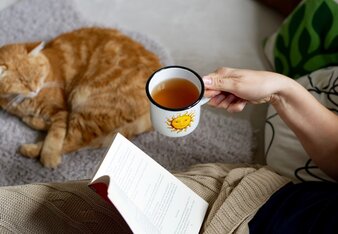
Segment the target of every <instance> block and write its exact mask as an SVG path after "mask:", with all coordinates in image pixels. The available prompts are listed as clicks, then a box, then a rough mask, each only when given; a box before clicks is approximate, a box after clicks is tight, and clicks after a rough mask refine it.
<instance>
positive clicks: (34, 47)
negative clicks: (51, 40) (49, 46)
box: [26, 41, 46, 57]
mask: <svg viewBox="0 0 338 234" xmlns="http://www.w3.org/2000/svg"><path fill="white" fill-rule="evenodd" d="M45 44H46V43H45V42H44V41H41V42H35V43H29V44H26V48H27V51H28V55H29V56H32V57H35V56H36V55H38V54H39V53H40V52H41V50H43V48H45Z"/></svg>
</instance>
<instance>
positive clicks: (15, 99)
mask: <svg viewBox="0 0 338 234" xmlns="http://www.w3.org/2000/svg"><path fill="white" fill-rule="evenodd" d="M24 99H25V97H24V96H22V95H20V94H18V95H16V96H14V97H13V98H12V99H10V101H9V102H8V103H7V105H6V106H5V107H4V110H6V111H9V110H10V108H12V107H15V106H17V105H18V104H19V103H21V102H22V101H23V100H24Z"/></svg>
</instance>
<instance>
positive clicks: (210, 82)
mask: <svg viewBox="0 0 338 234" xmlns="http://www.w3.org/2000/svg"><path fill="white" fill-rule="evenodd" d="M202 79H203V83H204V85H205V88H206V89H212V90H219V91H229V87H230V86H231V83H232V81H231V77H226V76H222V75H220V74H217V73H211V74H209V75H207V76H203V78H202Z"/></svg>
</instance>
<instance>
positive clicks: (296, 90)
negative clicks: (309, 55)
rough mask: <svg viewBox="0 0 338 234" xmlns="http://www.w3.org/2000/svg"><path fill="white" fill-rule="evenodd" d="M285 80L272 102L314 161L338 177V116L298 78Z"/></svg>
mask: <svg viewBox="0 0 338 234" xmlns="http://www.w3.org/2000/svg"><path fill="white" fill-rule="evenodd" d="M287 79H288V78H287ZM285 83H287V84H286V85H285V88H282V89H281V90H280V92H279V93H278V94H277V95H276V98H275V99H274V100H273V102H272V105H273V106H274V107H275V109H276V111H277V112H278V114H279V115H280V117H281V118H282V119H283V121H284V122H285V123H286V124H287V125H288V126H289V128H290V129H291V130H292V131H293V132H294V133H295V134H296V136H297V137H298V139H299V140H300V142H301V143H302V145H303V147H304V149H305V151H306V152H307V153H308V155H309V156H310V158H311V159H312V160H313V161H314V162H315V163H316V165H317V166H318V167H320V168H321V169H322V170H323V171H324V172H325V173H327V174H328V175H329V176H331V177H332V178H334V179H336V180H338V116H337V115H335V114H334V113H332V112H331V111H329V110H328V109H327V108H325V107H324V106H323V105H321V104H320V103H319V102H318V101H317V100H316V99H315V98H314V97H313V96H312V95H311V94H310V93H309V92H308V91H307V90H306V89H304V88H303V87H302V86H301V85H299V84H298V83H297V82H295V81H293V80H291V79H288V80H285Z"/></svg>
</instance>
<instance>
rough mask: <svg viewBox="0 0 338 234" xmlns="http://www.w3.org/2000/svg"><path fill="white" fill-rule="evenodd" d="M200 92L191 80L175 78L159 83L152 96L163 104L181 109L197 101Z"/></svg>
mask: <svg viewBox="0 0 338 234" xmlns="http://www.w3.org/2000/svg"><path fill="white" fill-rule="evenodd" d="M199 95H200V92H199V91H198V88H197V87H196V86H195V85H194V84H193V83H192V82H191V81H189V80H186V79H182V78H173V79H170V80H166V81H164V82H162V83H160V84H158V85H157V86H156V87H155V88H154V90H153V92H152V94H151V96H152V97H153V99H154V101H155V102H156V103H158V104H160V105H161V106H164V107H167V108H172V109H180V108H184V107H188V106H190V105H192V104H193V103H194V102H196V101H197V100H198V98H199Z"/></svg>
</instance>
